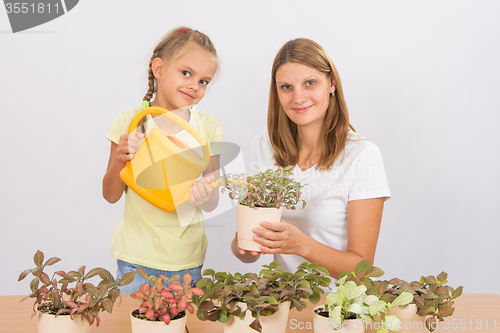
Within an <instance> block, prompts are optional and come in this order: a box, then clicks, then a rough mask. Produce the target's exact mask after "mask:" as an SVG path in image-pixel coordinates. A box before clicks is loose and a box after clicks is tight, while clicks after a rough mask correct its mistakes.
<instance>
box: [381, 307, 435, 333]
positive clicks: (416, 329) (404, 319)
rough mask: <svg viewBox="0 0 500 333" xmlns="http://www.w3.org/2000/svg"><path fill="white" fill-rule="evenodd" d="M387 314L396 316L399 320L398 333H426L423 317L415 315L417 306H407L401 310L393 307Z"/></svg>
mask: <svg viewBox="0 0 500 333" xmlns="http://www.w3.org/2000/svg"><path fill="white" fill-rule="evenodd" d="M389 314H391V315H395V316H397V317H398V318H399V319H400V320H401V331H399V332H400V333H424V332H428V331H427V328H425V319H426V318H425V317H421V316H419V315H418V314H417V306H416V305H415V304H409V305H408V306H407V307H406V308H404V309H401V308H400V307H399V306H395V307H393V308H392V309H391V311H389Z"/></svg>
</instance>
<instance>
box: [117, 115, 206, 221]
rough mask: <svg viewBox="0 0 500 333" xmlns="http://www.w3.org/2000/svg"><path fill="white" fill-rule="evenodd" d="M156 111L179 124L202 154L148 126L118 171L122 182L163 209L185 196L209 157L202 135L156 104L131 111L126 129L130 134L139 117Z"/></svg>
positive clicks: (174, 205) (179, 202)
mask: <svg viewBox="0 0 500 333" xmlns="http://www.w3.org/2000/svg"><path fill="white" fill-rule="evenodd" d="M149 114H159V115H162V116H165V117H167V118H169V119H170V120H172V121H174V122H175V123H177V124H179V125H180V126H182V127H183V128H184V129H185V130H186V131H187V132H188V133H189V134H191V135H192V136H193V137H194V138H195V139H196V141H198V143H199V144H200V145H201V148H202V152H203V157H200V156H199V155H198V153H196V152H195V151H194V150H193V149H191V147H189V146H188V145H187V144H186V143H184V142H182V141H181V140H179V139H178V138H176V137H175V136H173V135H172V134H170V133H167V132H166V131H164V130H162V129H160V128H152V129H151V130H150V131H149V133H148V135H147V136H146V138H145V139H144V142H143V143H142V144H141V146H140V147H139V149H138V151H137V153H136V154H135V156H134V158H133V159H132V160H130V161H127V163H126V166H125V168H123V169H122V170H121V172H120V177H121V179H122V180H123V182H124V183H125V184H126V185H127V186H128V187H129V188H130V189H132V190H133V191H134V192H135V193H137V194H138V195H139V196H141V197H142V198H143V199H145V200H146V201H148V202H149V203H151V204H153V205H154V206H156V207H158V208H160V209H163V210H165V211H167V212H173V211H175V209H176V206H178V205H179V204H181V203H183V202H186V201H188V200H189V189H190V188H191V186H192V185H193V183H194V182H195V181H196V179H197V178H198V177H199V176H200V175H201V174H202V172H203V171H204V170H205V169H206V168H207V166H208V164H209V161H210V162H212V169H213V161H212V158H211V152H210V146H209V145H208V142H207V141H206V140H205V138H204V137H203V136H202V135H201V134H200V133H199V132H198V131H197V130H196V129H195V128H194V127H193V126H191V125H190V124H189V123H188V122H186V121H185V120H183V119H182V118H180V117H179V116H177V115H176V114H174V113H173V112H170V111H168V110H166V109H163V108H160V107H149V108H146V109H144V110H142V111H140V112H139V113H137V114H136V115H135V117H134V118H133V119H132V122H131V123H130V128H129V133H130V134H134V133H135V131H136V128H137V125H138V124H139V121H140V120H141V119H142V118H143V117H145V116H147V115H149Z"/></svg>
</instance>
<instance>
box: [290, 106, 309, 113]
mask: <svg viewBox="0 0 500 333" xmlns="http://www.w3.org/2000/svg"><path fill="white" fill-rule="evenodd" d="M313 106H314V105H309V106H304V107H294V108H292V110H293V111H295V112H297V113H305V112H307V111H309V110H310V109H311V108H312V107H313Z"/></svg>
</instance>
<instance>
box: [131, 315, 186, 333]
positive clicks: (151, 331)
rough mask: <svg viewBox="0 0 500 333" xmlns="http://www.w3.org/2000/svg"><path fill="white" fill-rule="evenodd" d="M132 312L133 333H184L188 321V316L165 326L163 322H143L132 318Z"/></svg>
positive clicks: (171, 321)
mask: <svg viewBox="0 0 500 333" xmlns="http://www.w3.org/2000/svg"><path fill="white" fill-rule="evenodd" d="M135 310H137V309H135ZM135 310H133V311H132V312H130V321H131V324H132V333H184V332H185V327H186V321H187V314H186V315H184V317H182V318H179V319H175V320H170V323H168V325H167V324H165V322H163V321H149V320H142V319H139V318H136V317H134V316H132V313H133V312H134V311H135Z"/></svg>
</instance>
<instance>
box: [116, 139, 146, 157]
mask: <svg viewBox="0 0 500 333" xmlns="http://www.w3.org/2000/svg"><path fill="white" fill-rule="evenodd" d="M145 136H146V135H145V134H144V133H137V135H133V134H124V135H122V136H120V141H118V147H117V149H116V155H115V156H116V158H117V159H118V160H119V161H120V162H123V163H125V162H127V161H129V160H132V159H133V158H134V156H135V153H137V150H138V149H139V140H140V139H144V137H145Z"/></svg>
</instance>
